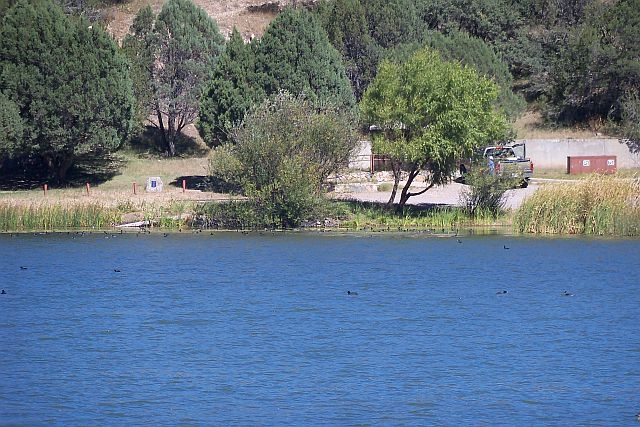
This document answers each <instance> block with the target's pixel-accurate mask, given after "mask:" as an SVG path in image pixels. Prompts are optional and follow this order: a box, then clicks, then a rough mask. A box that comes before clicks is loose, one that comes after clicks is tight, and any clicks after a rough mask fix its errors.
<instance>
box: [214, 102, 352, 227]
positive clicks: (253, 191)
mask: <svg viewBox="0 0 640 427" xmlns="http://www.w3.org/2000/svg"><path fill="white" fill-rule="evenodd" d="M354 123H355V120H354V117H352V115H351V114H350V113H349V111H345V110H341V109H338V108H335V109H331V110H322V111H320V110H318V109H317V108H316V107H315V106H314V103H311V102H309V101H308V100H306V99H304V97H303V96H301V95H299V96H292V95H291V94H288V93H286V92H280V93H278V94H276V95H274V96H272V97H270V98H268V99H266V100H265V101H263V102H262V103H261V104H259V105H257V106H255V107H253V108H251V109H250V110H249V112H248V113H247V116H246V117H245V120H244V121H243V122H242V123H241V124H238V125H237V126H236V127H235V128H234V130H233V132H232V140H233V142H234V143H235V146H234V150H233V153H234V154H235V157H236V158H237V161H238V164H239V168H240V171H239V173H237V174H236V176H238V177H240V180H241V185H242V187H243V188H244V191H245V194H247V195H248V196H249V197H250V198H251V199H252V200H253V201H254V202H255V203H256V207H257V208H258V210H260V211H261V212H263V214H264V215H265V216H266V217H267V218H268V219H267V222H269V224H271V225H274V226H280V227H294V226H297V225H298V224H299V223H300V221H301V220H304V219H306V217H307V215H309V213H310V212H311V211H312V210H313V209H314V207H315V206H316V205H318V203H320V201H321V196H322V194H321V193H322V183H323V182H324V181H325V179H326V178H327V177H328V176H329V174H331V173H333V172H337V171H338V170H339V169H340V168H341V167H343V166H344V165H346V164H347V162H348V159H349V155H350V154H351V151H352V150H353V149H354V147H355V145H356V142H357V136H356V132H355V128H354ZM227 163H234V162H227ZM214 172H215V171H214Z"/></svg>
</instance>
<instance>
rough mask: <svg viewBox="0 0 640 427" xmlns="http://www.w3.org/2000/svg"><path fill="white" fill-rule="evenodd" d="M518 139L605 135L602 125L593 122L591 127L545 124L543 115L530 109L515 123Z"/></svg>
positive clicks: (587, 137) (580, 137) (583, 137)
mask: <svg viewBox="0 0 640 427" xmlns="http://www.w3.org/2000/svg"><path fill="white" fill-rule="evenodd" d="M514 128H515V129H516V132H517V138H518V139H566V138H574V139H589V138H598V137H604V136H605V135H600V134H599V132H600V127H599V126H598V125H597V124H595V123H594V124H593V126H592V127H590V128H577V127H573V128H558V127H556V126H550V125H547V124H545V122H544V119H543V117H542V115H541V114H540V113H538V112H535V111H528V112H526V113H525V114H523V115H522V116H521V117H520V118H519V119H518V120H516V122H515V123H514Z"/></svg>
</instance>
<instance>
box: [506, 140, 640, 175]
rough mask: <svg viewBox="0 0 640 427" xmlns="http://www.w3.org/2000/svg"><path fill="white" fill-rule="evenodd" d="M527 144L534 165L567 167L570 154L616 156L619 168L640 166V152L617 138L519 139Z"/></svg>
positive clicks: (528, 154)
mask: <svg viewBox="0 0 640 427" xmlns="http://www.w3.org/2000/svg"><path fill="white" fill-rule="evenodd" d="M517 142H524V143H526V144H527V157H529V158H530V159H531V161H532V162H533V164H534V167H539V168H563V169H564V168H566V167H567V157H568V156H610V155H613V156H616V157H617V160H618V168H623V169H624V168H640V154H638V153H635V154H634V153H632V152H630V151H629V148H628V147H627V145H626V144H622V143H620V142H619V140H618V139H615V138H598V139H571V138H569V139H519V140H518V141H517Z"/></svg>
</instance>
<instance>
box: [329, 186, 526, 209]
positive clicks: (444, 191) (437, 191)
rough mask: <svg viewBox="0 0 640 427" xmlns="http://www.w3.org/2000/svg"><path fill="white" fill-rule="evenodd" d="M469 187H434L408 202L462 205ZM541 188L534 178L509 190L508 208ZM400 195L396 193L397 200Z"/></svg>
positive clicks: (380, 198)
mask: <svg viewBox="0 0 640 427" xmlns="http://www.w3.org/2000/svg"><path fill="white" fill-rule="evenodd" d="M465 188H468V187H467V186H465V185H463V184H458V183H455V182H454V183H450V184H447V185H444V186H441V187H434V188H432V189H430V190H428V191H427V192H425V193H424V194H421V195H419V196H414V197H411V198H410V199H409V201H408V202H407V203H408V204H411V205H449V206H461V204H462V203H461V201H460V196H461V194H462V192H463V191H464V190H465ZM538 188H539V183H537V182H536V181H535V180H533V181H532V182H531V183H530V185H529V186H528V187H527V188H518V189H515V190H509V191H507V193H506V194H505V197H506V203H505V207H506V208H507V209H517V208H518V207H519V206H520V205H521V204H522V202H523V201H524V200H525V199H526V198H527V197H529V196H530V195H531V194H533V193H534V192H535V191H536V190H537V189H538ZM335 197H336V198H337V199H351V200H360V201H363V202H381V203H384V202H387V201H388V200H389V197H391V192H390V191H376V192H372V191H363V192H346V193H340V194H336V196H335ZM398 199H399V195H396V201H397V200H398Z"/></svg>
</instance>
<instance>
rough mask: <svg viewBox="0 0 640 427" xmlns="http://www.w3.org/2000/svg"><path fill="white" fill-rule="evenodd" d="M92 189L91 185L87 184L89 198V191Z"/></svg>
mask: <svg viewBox="0 0 640 427" xmlns="http://www.w3.org/2000/svg"><path fill="white" fill-rule="evenodd" d="M90 188H91V186H90V185H89V183H88V182H87V196H88V195H89V189H90Z"/></svg>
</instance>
